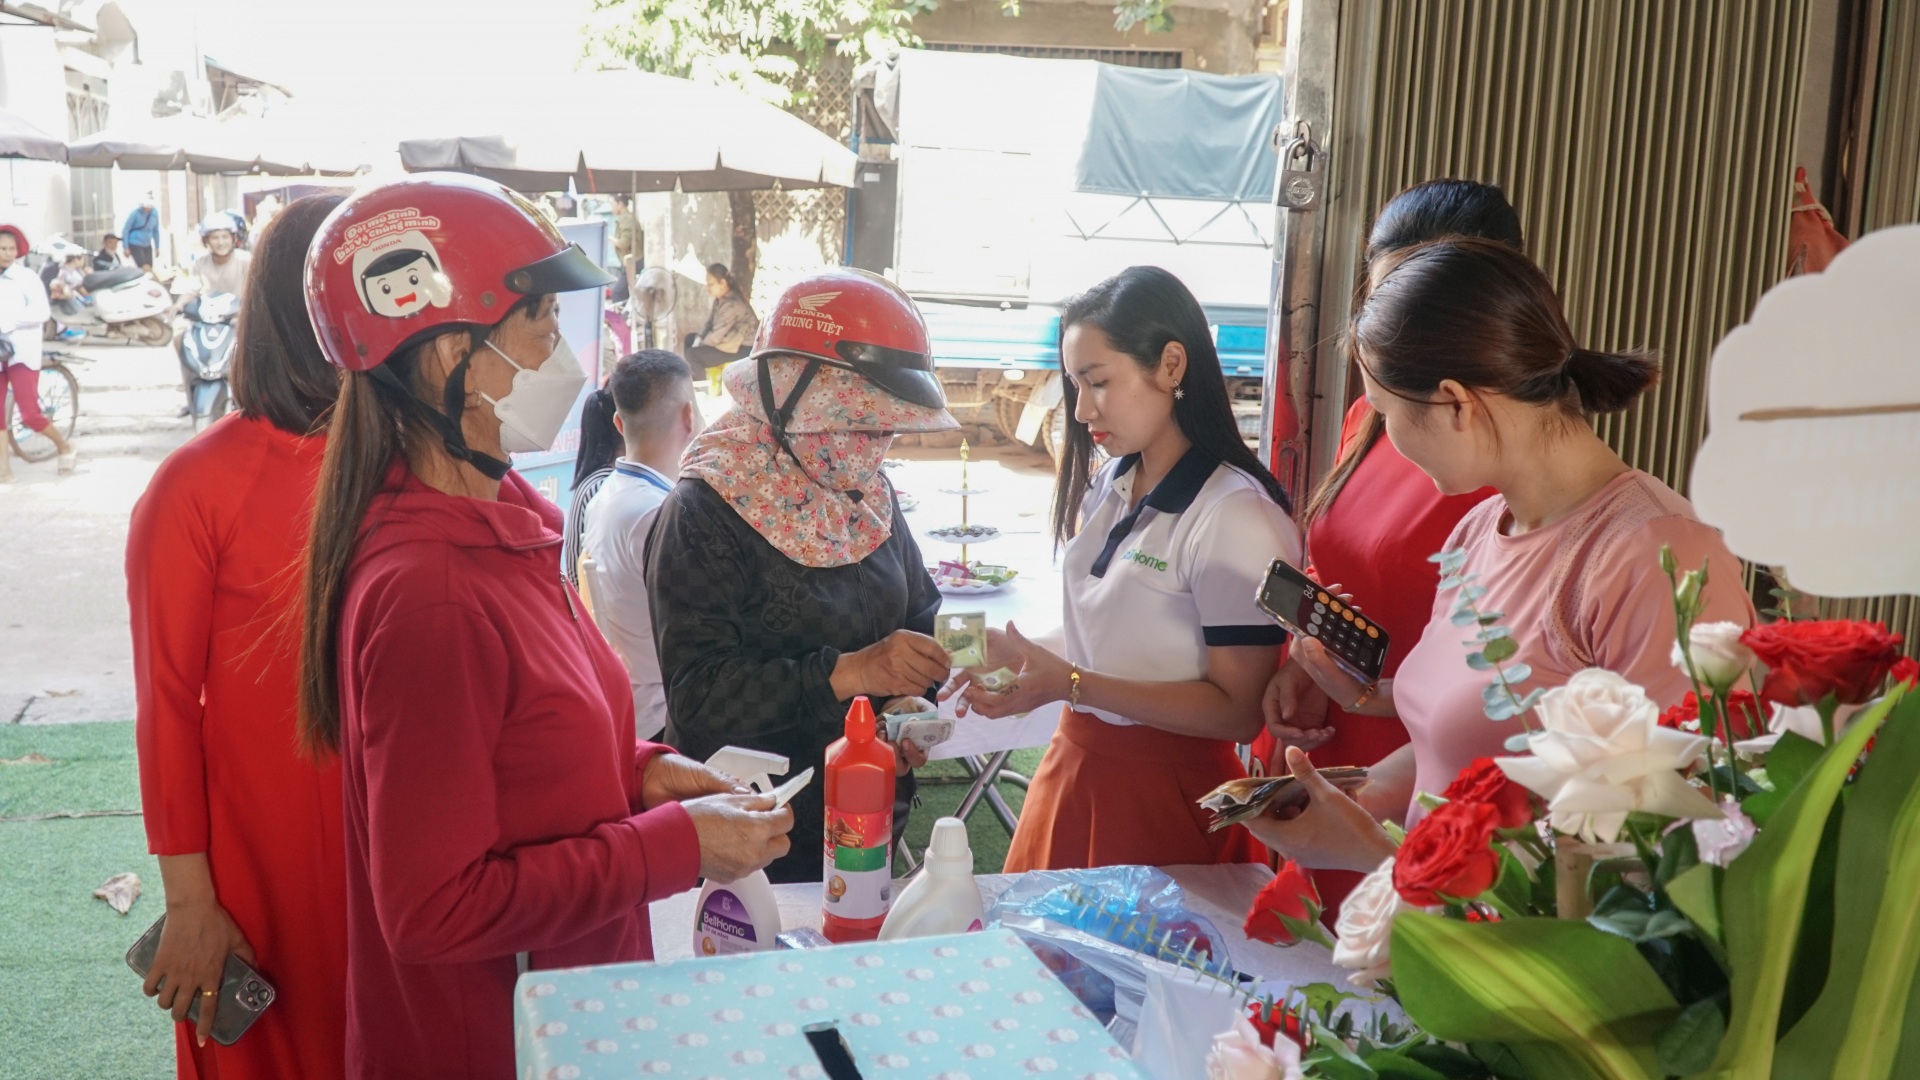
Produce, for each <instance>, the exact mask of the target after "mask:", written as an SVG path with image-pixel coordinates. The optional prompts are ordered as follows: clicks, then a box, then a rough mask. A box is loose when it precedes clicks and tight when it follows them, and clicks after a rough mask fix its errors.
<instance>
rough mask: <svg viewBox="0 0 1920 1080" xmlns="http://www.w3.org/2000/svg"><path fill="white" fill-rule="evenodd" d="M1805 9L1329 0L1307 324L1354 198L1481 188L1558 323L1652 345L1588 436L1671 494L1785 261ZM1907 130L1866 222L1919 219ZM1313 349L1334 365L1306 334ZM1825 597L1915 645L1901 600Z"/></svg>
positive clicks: (1326, 322) (1592, 0) (1338, 289)
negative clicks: (1329, 161)
mask: <svg viewBox="0 0 1920 1080" xmlns="http://www.w3.org/2000/svg"><path fill="white" fill-rule="evenodd" d="M1812 7H1813V4H1812V3H1810V2H1809V0H1688V2H1686V3H1674V2H1672V0H1555V2H1552V3H1540V2H1538V0H1421V2H1417V3H1413V2H1381V0H1348V2H1345V3H1343V4H1342V5H1341V14H1340V32H1339V37H1340V52H1339V61H1338V64H1337V65H1336V72H1337V75H1336V79H1335V82H1336V86H1335V94H1334V104H1333V115H1334V117H1335V118H1336V119H1335V125H1336V130H1338V131H1341V132H1343V133H1345V134H1344V135H1343V137H1341V138H1338V139H1337V140H1336V142H1335V144H1334V146H1332V147H1331V148H1330V149H1331V151H1332V154H1333V157H1334V159H1335V160H1336V161H1337V162H1338V164H1337V165H1336V166H1335V167H1334V174H1335V179H1334V183H1333V187H1332V189H1331V199H1330V200H1329V203H1330V205H1329V215H1328V219H1327V235H1326V239H1325V251H1326V253H1327V256H1326V258H1327V273H1326V276H1325V278H1324V279H1323V285H1322V290H1321V294H1320V324H1319V331H1320V339H1321V340H1322V341H1323V342H1328V343H1330V342H1333V341H1336V340H1338V336H1339V335H1340V334H1341V333H1342V332H1343V331H1344V328H1345V323H1346V314H1347V303H1346V298H1347V296H1348V295H1349V292H1350V289H1351V285H1352V282H1353V281H1354V257H1355V255H1356V254H1357V252H1358V251H1359V250H1360V247H1361V245H1362V243H1363V240H1364V236H1365V231H1366V228H1367V226H1368V224H1369V222H1370V218H1371V215H1372V213H1373V211H1374V210H1375V209H1377V208H1378V207H1379V206H1380V205H1381V204H1383V203H1385V202H1386V200H1387V199H1389V198H1391V197H1392V196H1393V194H1394V193H1395V192H1397V191H1399V190H1401V189H1402V188H1404V187H1406V186H1408V185H1410V184H1413V183H1416V182H1419V181H1421V180H1427V179H1431V178H1434V177H1442V176H1453V177H1461V178H1466V179H1473V180H1481V181H1487V182H1492V183H1498V184H1500V185H1501V186H1502V187H1503V188H1505V190H1506V192H1507V194H1508V195H1509V197H1510V198H1511V199H1512V200H1513V202H1514V204H1515V206H1516V207H1518V209H1519V211H1520V214H1521V218H1522V220H1523V222H1524V223H1525V225H1526V231H1527V243H1528V248H1529V251H1530V253H1531V254H1532V255H1533V257H1534V258H1535V259H1536V260H1537V261H1538V262H1539V263H1540V265H1541V266H1542V267H1543V268H1544V269H1545V270H1546V271H1547V273H1548V274H1549V275H1550V276H1551V277H1552V278H1553V280H1554V281H1555V282H1556V283H1557V284H1558V286H1559V288H1560V291H1561V295H1562V297H1563V299H1564V301H1565V303H1566V309H1567V316H1568V319H1569V321H1570V322H1571V324H1572V326H1573V329H1574V333H1575V335H1576V336H1577V337H1578V338H1579V339H1580V340H1581V341H1582V342H1583V343H1584V344H1587V345H1589V346H1592V347H1596V348H1631V347H1643V348H1653V349H1657V350H1658V351H1659V353H1660V356H1661V358H1662V362H1663V376H1662V380H1661V385H1660V386H1659V388H1658V389H1657V390H1656V391H1655V392H1653V393H1651V394H1648V395H1647V396H1646V397H1644V398H1643V399H1642V400H1641V401H1640V402H1639V403H1638V404H1637V405H1636V406H1635V407H1634V408H1633V409H1632V410H1630V411H1628V412H1626V413H1622V414H1620V415H1617V416H1611V417H1606V418H1603V419H1602V421H1601V422H1600V424H1599V430H1600V432H1601V434H1602V436H1603V437H1605V438H1606V439H1607V440H1608V442H1610V443H1611V444H1612V445H1613V446H1614V447H1615V448H1616V449H1617V450H1619V451H1620V453H1621V455H1622V456H1624V457H1625V458H1626V460H1627V461H1628V462H1629V463H1630V464H1632V465H1635V466H1637V467H1639V468H1642V469H1645V470H1646V471H1648V472H1650V473H1652V474H1654V475H1655V476H1658V477H1660V478H1661V479H1662V480H1664V481H1666V482H1667V483H1668V484H1671V485H1672V486H1673V487H1674V488H1675V489H1677V490H1679V491H1681V492H1683V493H1684V492H1685V491H1686V488H1687V478H1688V473H1689V471H1690V469H1691V464H1692V459H1693V455H1694V452H1695V450H1696V449H1697V448H1698V446H1699V445H1700V442H1701V440H1702V438H1703V437H1704V435H1705V425H1706V409H1705V401H1704V394H1705V386H1706V372H1707V365H1708V362H1709V360H1710V358H1711V356H1712V353H1713V348H1714V345H1715V344H1716V343H1717V342H1718V341H1719V340H1720V338H1721V337H1722V336H1724V335H1725V334H1726V332H1727V331H1728V330H1730V329H1732V328H1733V327H1734V326H1737V325H1739V324H1740V323H1741V322H1743V321H1745V319H1746V318H1747V316H1748V314H1749V313H1750V312H1751V311H1752V310H1753V306H1754V303H1755V301H1756V300H1758V299H1759V297H1760V295H1761V293H1763V292H1764V291H1765V290H1766V289H1767V288H1768V287H1769V286H1770V285H1772V284H1774V283H1775V282H1777V281H1778V280H1779V279H1780V278H1781V276H1782V275H1783V274H1784V272H1785V262H1786V251H1787V241H1786V233H1787V222H1788V209H1787V208H1788V206H1789V205H1790V201H1789V197H1790V189H1791V177H1792V173H1793V165H1794V160H1793V154H1794V143H1795V135H1796V128H1795V125H1796V123H1797V121H1798V117H1799V105H1800V93H1801V79H1802V73H1803V70H1804V69H1805V66H1806V65H1805V55H1804V54H1805V52H1806V48H1807V33H1808V19H1809V11H1810V8H1812ZM1893 9H1899V11H1900V14H1899V15H1898V16H1896V15H1895V14H1894V13H1893ZM1888 19H1889V26H1888V31H1887V36H1886V38H1885V42H1886V51H1885V55H1886V67H1885V68H1884V69H1883V70H1886V71H1888V72H1889V74H1890V76H1891V80H1892V81H1899V82H1902V83H1904V85H1905V87H1906V89H1905V90H1904V91H1903V94H1901V95H1896V96H1900V97H1901V100H1900V101H1898V102H1897V103H1888V105H1887V106H1886V107H1885V108H1883V109H1882V111H1881V117H1880V120H1881V124H1880V125H1879V126H1880V127H1881V128H1882V129H1886V130H1888V131H1891V130H1898V131H1901V132H1906V133H1907V135H1906V136H1905V137H1906V138H1907V139H1909V140H1920V90H1916V89H1915V87H1920V55H1916V54H1917V53H1920V46H1916V37H1920V35H1916V33H1915V32H1914V31H1913V30H1912V29H1908V30H1907V31H1906V32H1904V33H1900V32H1896V30H1895V29H1894V27H1893V25H1892V24H1893V23H1895V22H1899V21H1902V20H1905V21H1907V22H1915V23H1920V5H1916V4H1913V3H1910V2H1906V0H1892V2H1891V3H1890V4H1889V13H1888ZM1895 73H1897V74H1895ZM1883 100H1884V99H1883ZM1884 137H1885V136H1884V135H1883V134H1882V132H1881V131H1876V139H1877V140H1878V139H1881V138H1884ZM1913 145H1914V142H1913V141H1908V142H1906V143H1905V144H1904V148H1905V152H1906V168H1907V170H1908V172H1907V173H1906V174H1905V176H1904V179H1903V180H1902V179H1887V180H1877V181H1876V184H1875V191H1874V192H1873V194H1872V195H1871V196H1870V197H1872V198H1874V199H1875V200H1876V202H1875V206H1876V207H1878V206H1880V205H1882V202H1884V203H1887V204H1893V206H1894V208H1893V209H1891V210H1889V211H1887V213H1889V214H1891V215H1892V216H1889V217H1883V218H1880V219H1878V220H1882V221H1894V220H1912V219H1913V218H1915V217H1916V216H1920V214H1916V212H1915V205H1914V203H1915V200H1916V199H1917V198H1920V191H1917V190H1916V187H1917V186H1920V185H1916V184H1915V183H1914V178H1913V169H1914V161H1915V156H1916V155H1915V154H1914V153H1913V151H1912V147H1913ZM1890 167H1891V166H1890ZM1876 175H1877V174H1876ZM1321 363H1322V364H1323V365H1325V364H1329V363H1332V364H1336V365H1337V364H1339V360H1338V359H1337V358H1336V357H1335V356H1334V354H1333V352H1332V351H1331V350H1330V349H1323V351H1322V353H1321ZM1317 382H1318V386H1319V388H1320V391H1321V393H1322V394H1323V395H1325V397H1323V399H1322V400H1321V401H1319V402H1318V403H1317V404H1316V415H1317V421H1318V422H1317V423H1316V429H1317V430H1316V433H1315V436H1314V439H1313V444H1314V451H1315V454H1314V464H1313V467H1314V471H1315V473H1316V474H1318V473H1319V472H1321V471H1324V468H1325V467H1326V466H1327V465H1328V464H1330V462H1331V453H1330V444H1329V442H1328V441H1327V439H1328V438H1330V437H1331V435H1330V434H1329V432H1330V431H1331V432H1337V431H1338V428H1339V411H1338V409H1337V408H1336V407H1337V406H1339V405H1342V404H1344V401H1345V400H1346V399H1345V398H1343V397H1342V396H1341V390H1342V389H1344V387H1345V378H1344V377H1340V376H1333V375H1332V373H1331V372H1329V371H1325V370H1324V369H1323V373H1322V375H1321V377H1320V378H1319V379H1318V380H1317ZM1328 399H1331V400H1328ZM1840 606H1841V605H1838V604H1836V605H1834V607H1835V610H1836V611H1838V609H1839V608H1840ZM1845 606H1846V607H1848V608H1853V609H1858V612H1859V613H1860V614H1865V615H1868V616H1869V617H1874V618H1883V619H1887V620H1889V622H1890V623H1893V624H1895V628H1896V629H1903V630H1904V631H1905V632H1906V633H1907V635H1908V638H1909V640H1914V639H1915V638H1920V619H1916V610H1915V605H1914V604H1913V602H1912V600H1911V599H1910V598H1908V599H1888V600H1875V601H1856V602H1851V603H1849V604H1847V605H1845Z"/></svg>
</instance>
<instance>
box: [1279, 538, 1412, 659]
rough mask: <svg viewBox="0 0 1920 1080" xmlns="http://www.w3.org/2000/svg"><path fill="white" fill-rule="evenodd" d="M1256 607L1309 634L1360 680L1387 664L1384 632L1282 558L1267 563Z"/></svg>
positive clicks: (1281, 623)
mask: <svg viewBox="0 0 1920 1080" xmlns="http://www.w3.org/2000/svg"><path fill="white" fill-rule="evenodd" d="M1258 602H1259V604H1260V609H1261V610H1262V611H1265V612H1266V613H1267V614H1269V615H1271V616H1273V617H1274V619H1275V620H1276V621H1278V622H1279V623H1280V625H1281V626H1284V627H1286V628H1287V629H1288V630H1290V631H1292V632H1293V633H1294V634H1295V635H1297V636H1305V637H1310V638H1313V639H1315V640H1317V641H1319V642H1320V644H1322V645H1325V646H1326V647H1327V654H1328V655H1329V656H1331V657H1333V660H1334V662H1335V663H1337V664H1339V665H1340V666H1341V667H1342V668H1345V669H1346V671H1347V673H1348V674H1350V675H1352V676H1353V677H1354V678H1356V679H1359V680H1360V681H1362V682H1367V683H1371V682H1373V681H1374V680H1376V679H1378V678H1380V668H1381V665H1383V664H1385V663H1386V662H1387V642H1388V638H1387V631H1386V630H1385V629H1384V628H1383V627H1381V626H1379V625H1378V624H1376V623H1375V622H1374V621H1373V620H1372V619H1369V618H1367V617H1366V615H1365V614H1364V613H1362V612H1359V611H1356V610H1354V608H1353V606H1352V605H1351V604H1348V603H1346V602H1345V601H1343V600H1341V599H1340V598H1339V597H1337V596H1335V595H1333V594H1332V593H1330V592H1328V591H1327V590H1326V589H1324V588H1322V587H1321V586H1320V585H1319V584H1318V583H1316V582H1315V581H1313V579H1311V578H1309V577H1307V575H1305V574H1303V573H1301V572H1300V571H1298V570H1295V569H1294V568H1293V567H1292V566H1290V565H1288V563H1287V562H1286V560H1284V559H1275V560H1273V562H1272V563H1271V564H1270V565H1269V566H1268V567H1267V580H1266V582H1265V583H1264V584H1263V585H1261V587H1260V597H1259V601H1258Z"/></svg>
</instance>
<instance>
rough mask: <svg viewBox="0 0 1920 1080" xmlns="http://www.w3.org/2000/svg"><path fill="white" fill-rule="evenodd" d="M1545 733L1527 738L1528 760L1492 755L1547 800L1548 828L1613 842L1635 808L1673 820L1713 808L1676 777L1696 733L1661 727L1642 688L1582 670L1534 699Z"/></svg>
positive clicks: (1699, 742) (1695, 757)
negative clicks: (1690, 733)
mask: <svg viewBox="0 0 1920 1080" xmlns="http://www.w3.org/2000/svg"><path fill="white" fill-rule="evenodd" d="M1535 712H1536V713H1537V714H1538V715H1539V717H1540V723H1541V726H1542V727H1544V728H1545V729H1546V730H1544V731H1536V732H1533V733H1531V734H1529V735H1528V736H1527V748H1528V749H1529V750H1531V751H1533V756H1532V757H1519V758H1496V759H1495V762H1496V764H1498V765H1499V766H1500V768H1501V770H1502V771H1503V772H1505V773H1506V774H1507V775H1508V776H1510V777H1512V778H1513V780H1514V781H1515V782H1516V783H1518V784H1520V785H1521V786H1523V787H1526V788H1528V789H1530V790H1532V791H1534V792H1536V793H1538V794H1539V795H1540V797H1541V798H1544V799H1546V800H1547V809H1548V810H1549V811H1551V814H1552V822H1553V827H1554V828H1555V829H1556V830H1558V831H1560V832H1563V833H1568V834H1571V835H1577V836H1579V837H1580V838H1581V839H1583V840H1586V841H1587V842H1589V843H1612V842H1613V841H1614V840H1616V839H1617V838H1618V837H1619V835H1620V828H1621V826H1623V825H1625V824H1626V821H1627V815H1628V814H1630V813H1632V812H1634V811H1636V810H1638V811H1644V812H1646V813H1649V814H1661V815H1665V816H1667V817H1676V818H1702V817H1705V818H1712V817H1718V816H1719V815H1720V811H1719V809H1718V808H1717V807H1715V806H1714V805H1713V802H1712V801H1711V800H1709V799H1708V798H1707V797H1706V796H1705V795H1703V794H1701V793H1700V789H1698V788H1696V787H1694V786H1693V785H1692V784H1690V783H1688V782H1687V779H1686V777H1685V776H1684V775H1683V773H1684V772H1685V771H1686V770H1687V769H1688V768H1691V767H1692V766H1693V764H1694V763H1695V762H1697V761H1699V760H1700V755H1701V753H1702V751H1704V750H1705V749H1706V745H1707V740H1706V739H1705V738H1704V737H1703V736H1699V735H1688V734H1686V733H1684V732H1679V731H1674V730H1672V729H1671V728H1663V727H1661V726H1660V710H1659V709H1657V708H1655V707H1654V704H1653V702H1652V701H1650V700H1648V699H1647V694H1646V691H1644V690H1642V689H1640V688H1639V687H1638V686H1635V685H1633V684H1632V683H1630V682H1628V681H1627V680H1625V679H1623V678H1621V677H1620V676H1618V675H1616V674H1614V673H1613V672H1611V671H1603V670H1601V669H1600V668H1588V669H1586V670H1585V671H1582V672H1579V673H1577V674H1575V675H1574V676H1573V678H1571V679H1569V680H1567V684H1566V685H1565V686H1560V687H1555V688H1554V689H1552V690H1549V691H1547V692H1546V694H1545V695H1544V696H1542V697H1541V699H1540V704H1539V706H1538V707H1537V708H1536V709H1535Z"/></svg>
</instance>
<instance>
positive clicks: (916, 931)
mask: <svg viewBox="0 0 1920 1080" xmlns="http://www.w3.org/2000/svg"><path fill="white" fill-rule="evenodd" d="M986 914H987V912H986V908H985V907H984V906H983V905H982V904H981V903H980V889H979V887H978V886H977V885H975V884H974V883H973V848H972V847H971V846H969V845H968V844H967V823H966V822H964V821H961V820H960V819H959V818H956V817H943V818H941V819H940V820H939V821H936V822H934V823H933V838H932V840H931V842H930V843H928V844H927V861H926V865H925V866H924V867H923V868H922V869H921V871H920V875H919V876H918V877H916V878H914V879H913V880H912V881H910V882H908V883H907V888H906V891H904V892H902V893H901V894H900V898H899V899H898V900H895V901H894V902H893V909H892V910H891V911H889V912H887V921H886V922H885V923H883V924H881V926H880V940H881V941H893V940H895V939H897V938H914V937H932V936H934V935H936V934H964V933H970V932H972V931H974V930H978V929H980V928H981V927H982V925H983V920H984V919H985V918H986Z"/></svg>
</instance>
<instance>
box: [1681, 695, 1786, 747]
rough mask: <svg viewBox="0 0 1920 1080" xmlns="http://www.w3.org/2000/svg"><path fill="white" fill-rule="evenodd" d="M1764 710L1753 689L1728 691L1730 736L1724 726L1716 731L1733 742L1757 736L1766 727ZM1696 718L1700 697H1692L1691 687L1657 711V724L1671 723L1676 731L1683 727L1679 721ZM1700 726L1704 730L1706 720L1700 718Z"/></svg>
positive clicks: (1698, 718)
mask: <svg viewBox="0 0 1920 1080" xmlns="http://www.w3.org/2000/svg"><path fill="white" fill-rule="evenodd" d="M1765 713H1766V709H1765V708H1763V707H1762V706H1761V704H1760V699H1759V698H1757V697H1754V696H1753V691H1751V690H1731V691H1728V693H1727V701H1726V717H1727V725H1728V727H1731V728H1733V731H1732V736H1733V738H1732V739H1729V738H1728V737H1727V736H1728V732H1727V729H1726V728H1724V727H1723V728H1721V729H1720V730H1719V731H1718V732H1717V734H1718V735H1719V736H1720V741H1721V742H1732V741H1736V740H1740V739H1752V738H1757V737H1759V735H1760V733H1761V732H1763V731H1765V730H1766V728H1767V725H1766V721H1765V720H1764V719H1763V716H1764V714H1765ZM1695 720H1700V699H1698V698H1696V697H1694V696H1693V691H1691V690H1689V691H1687V696H1686V697H1683V698H1681V699H1680V704H1678V705H1675V706H1674V707H1673V708H1671V709H1668V710H1667V711H1666V712H1663V713H1661V714H1660V726H1661V727H1670V728H1673V729H1675V730H1676V731H1678V730H1682V728H1681V725H1683V724H1687V723H1690V722H1692V721H1695ZM1699 729H1700V731H1701V732H1702V733H1704V732H1705V731H1706V721H1704V720H1700V723H1699Z"/></svg>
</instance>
